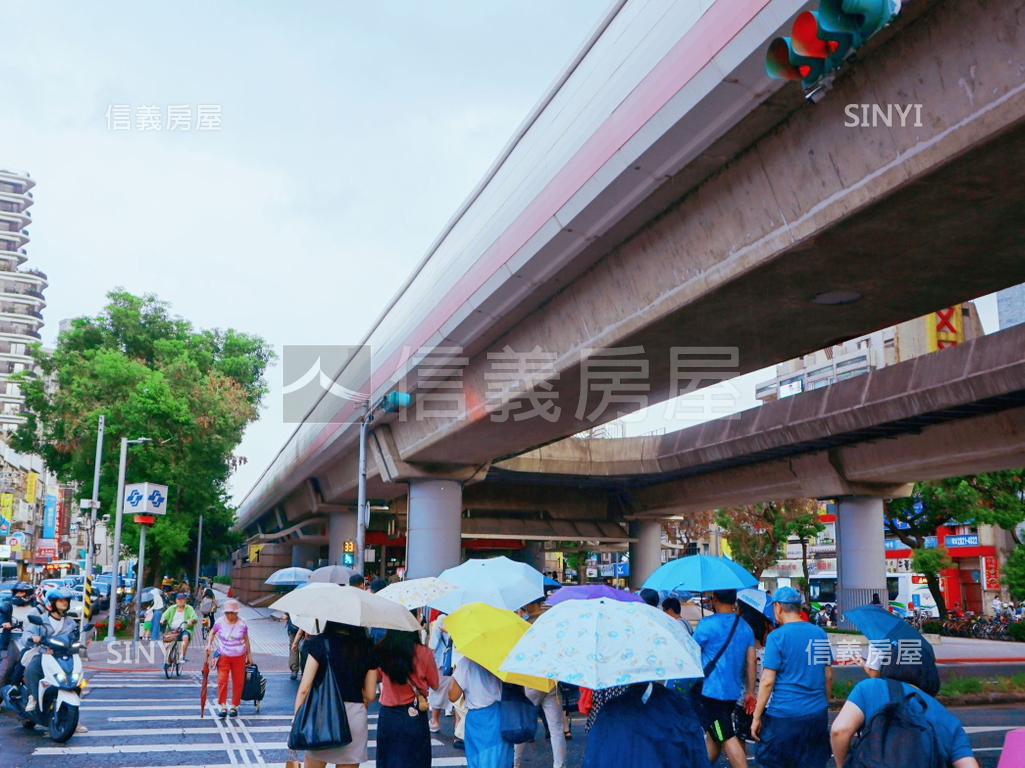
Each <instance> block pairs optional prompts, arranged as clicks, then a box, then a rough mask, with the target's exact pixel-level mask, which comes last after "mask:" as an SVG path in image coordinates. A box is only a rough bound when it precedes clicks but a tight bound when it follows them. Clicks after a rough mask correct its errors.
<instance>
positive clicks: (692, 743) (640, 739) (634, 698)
mask: <svg viewBox="0 0 1025 768" xmlns="http://www.w3.org/2000/svg"><path fill="white" fill-rule="evenodd" d="M710 765H711V764H710V763H709V762H708V752H707V750H706V749H705V734H704V729H703V728H702V727H701V721H700V720H699V719H698V716H697V713H696V712H695V711H694V708H693V706H692V705H691V703H690V700H689V699H688V698H687V697H685V696H680V695H679V694H677V693H673V692H672V691H670V690H668V689H666V687H665V686H663V685H661V684H659V683H635V684H634V685H631V686H629V687H628V688H627V690H626V692H625V693H623V694H622V695H620V696H617V697H616V698H615V699H613V700H611V701H609V702H608V703H607V704H605V706H604V707H602V710H601V712H599V713H598V716H597V718H596V719H595V721H594V724H593V725H592V726H591V730H590V732H589V733H588V735H587V751H586V752H585V754H584V766H583V768H679V766H688V768H691V767H693V768H706V767H707V766H710Z"/></svg>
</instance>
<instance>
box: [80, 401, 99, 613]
mask: <svg viewBox="0 0 1025 768" xmlns="http://www.w3.org/2000/svg"><path fill="white" fill-rule="evenodd" d="M105 425H106V419H105V418H104V416H103V414H100V421H99V424H98V425H97V427H96V463H95V466H93V496H92V499H91V500H90V502H89V528H88V529H87V530H86V535H85V542H86V547H87V549H86V550H85V575H86V578H87V579H89V581H90V583H91V581H92V575H93V557H94V555H93V550H94V549H95V548H96V510H97V509H99V506H100V465H101V464H102V462H103V429H104V426H105ZM83 586H84V583H83ZM90 597H91V595H90ZM90 618H92V617H90ZM84 626H85V606H83V607H82V617H81V619H80V621H79V625H78V628H79V631H81V629H82V628H83V627H84Z"/></svg>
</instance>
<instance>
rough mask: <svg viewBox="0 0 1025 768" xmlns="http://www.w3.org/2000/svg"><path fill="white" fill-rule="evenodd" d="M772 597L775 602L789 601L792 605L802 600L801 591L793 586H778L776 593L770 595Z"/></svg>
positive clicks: (798, 603)
mask: <svg viewBox="0 0 1025 768" xmlns="http://www.w3.org/2000/svg"><path fill="white" fill-rule="evenodd" d="M772 599H773V600H775V601H776V602H777V603H791V604H793V605H800V604H801V603H803V602H804V600H803V599H802V598H801V593H800V592H798V591H797V590H796V589H794V588H793V587H780V588H779V589H777V590H776V594H774V595H773V596H772Z"/></svg>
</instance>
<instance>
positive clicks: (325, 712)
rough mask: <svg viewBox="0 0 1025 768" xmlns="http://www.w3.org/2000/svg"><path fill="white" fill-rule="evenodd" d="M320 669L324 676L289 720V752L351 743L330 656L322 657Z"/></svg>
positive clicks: (350, 735) (346, 718)
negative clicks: (290, 726) (290, 721)
mask: <svg viewBox="0 0 1025 768" xmlns="http://www.w3.org/2000/svg"><path fill="white" fill-rule="evenodd" d="M324 647H325V650H326V649H327V643H324ZM328 654H329V652H328ZM320 667H321V669H322V670H323V671H324V674H323V676H322V677H321V678H320V681H319V683H314V685H313V689H312V690H311V691H310V695H309V696H307V697H306V701H304V702H303V703H302V706H301V707H299V711H298V712H296V713H295V717H294V718H293V719H292V730H291V732H290V733H289V734H288V748H289V749H293V750H296V751H306V750H311V749H335V748H337V747H344V746H345V745H346V744H349V743H350V742H351V741H352V733H351V732H350V731H349V718H348V717H347V716H346V714H345V702H344V701H342V695H341V693H339V691H338V681H337V680H336V679H335V673H334V670H332V669H331V658H330V655H326V656H325V659H324V663H323V664H321V665H320Z"/></svg>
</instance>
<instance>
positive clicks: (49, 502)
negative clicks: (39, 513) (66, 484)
mask: <svg viewBox="0 0 1025 768" xmlns="http://www.w3.org/2000/svg"><path fill="white" fill-rule="evenodd" d="M43 538H44V539H56V538H57V497H56V496H49V495H48V496H47V497H46V505H45V506H44V507H43Z"/></svg>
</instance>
